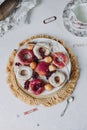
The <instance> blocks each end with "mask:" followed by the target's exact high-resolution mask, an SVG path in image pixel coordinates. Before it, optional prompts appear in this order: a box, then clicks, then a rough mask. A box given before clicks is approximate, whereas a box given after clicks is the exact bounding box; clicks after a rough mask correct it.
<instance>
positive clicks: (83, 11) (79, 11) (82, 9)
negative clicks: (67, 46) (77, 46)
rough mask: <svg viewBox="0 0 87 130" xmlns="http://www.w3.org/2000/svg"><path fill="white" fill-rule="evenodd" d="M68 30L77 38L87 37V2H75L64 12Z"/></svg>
mask: <svg viewBox="0 0 87 130" xmlns="http://www.w3.org/2000/svg"><path fill="white" fill-rule="evenodd" d="M63 22H64V25H65V27H66V29H67V30H68V31H69V32H71V33H73V34H75V35H76V36H82V37H83V36H87V0H85V1H81V0H78V1H77V0H73V1H71V2H69V3H68V4H67V5H66V7H65V9H64V11H63Z"/></svg>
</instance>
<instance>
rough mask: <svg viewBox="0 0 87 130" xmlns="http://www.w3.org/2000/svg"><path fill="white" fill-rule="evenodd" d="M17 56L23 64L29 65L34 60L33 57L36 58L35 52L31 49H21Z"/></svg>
mask: <svg viewBox="0 0 87 130" xmlns="http://www.w3.org/2000/svg"><path fill="white" fill-rule="evenodd" d="M17 56H18V58H19V60H20V62H21V63H22V64H23V65H29V64H30V63H31V62H32V61H33V58H34V54H33V52H32V51H31V50H29V49H22V50H20V51H19V52H18V54H17Z"/></svg>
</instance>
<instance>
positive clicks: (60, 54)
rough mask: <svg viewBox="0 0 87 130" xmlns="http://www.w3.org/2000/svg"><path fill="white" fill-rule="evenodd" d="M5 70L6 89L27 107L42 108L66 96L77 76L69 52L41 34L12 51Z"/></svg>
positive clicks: (69, 92) (71, 55)
mask: <svg viewBox="0 0 87 130" xmlns="http://www.w3.org/2000/svg"><path fill="white" fill-rule="evenodd" d="M72 59H73V60H72ZM9 65H10V66H9ZM7 71H8V82H9V83H10V88H11V90H12V91H13V92H14V94H15V95H16V96H18V97H20V98H21V99H22V100H23V101H25V102H27V103H28V104H44V105H46V106H51V105H53V104H56V103H58V102H60V101H62V100H64V99H65V98H66V97H67V96H69V94H71V92H72V91H73V89H74V87H75V84H76V81H77V79H78V75H79V73H78V67H77V63H76V60H75V57H74V56H73V54H72V53H71V51H70V50H69V49H68V48H67V47H65V45H64V44H63V42H61V41H60V40H57V39H55V38H53V37H50V36H45V35H38V36H34V37H31V38H29V39H27V40H25V41H24V42H22V43H21V44H20V45H19V48H18V50H16V51H15V50H14V51H13V53H12V55H11V57H10V59H9V64H8V65H7ZM73 73H74V76H75V75H76V76H75V77H74V76H73ZM75 78H76V79H75ZM73 81H74V82H73ZM66 91H67V92H66ZM24 97H26V98H25V99H24Z"/></svg>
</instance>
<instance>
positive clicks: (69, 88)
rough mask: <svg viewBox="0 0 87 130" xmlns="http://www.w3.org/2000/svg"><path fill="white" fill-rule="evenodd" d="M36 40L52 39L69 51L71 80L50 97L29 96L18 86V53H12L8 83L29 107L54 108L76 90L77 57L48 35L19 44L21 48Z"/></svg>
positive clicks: (8, 66)
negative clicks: (42, 106) (16, 71)
mask: <svg viewBox="0 0 87 130" xmlns="http://www.w3.org/2000/svg"><path fill="white" fill-rule="evenodd" d="M36 38H48V39H52V40H55V41H58V42H59V43H60V44H62V45H63V46H64V47H65V49H66V50H67V52H68V54H69V57H70V60H71V65H72V68H71V74H70V80H69V81H68V82H67V83H66V84H65V85H64V86H63V87H62V88H60V89H59V90H58V91H56V92H54V93H53V94H50V95H49V96H46V97H44V98H35V97H33V96H31V95H29V94H28V93H26V92H25V91H23V89H21V87H19V85H18V84H17V81H16V78H15V75H14V72H13V63H14V58H15V55H16V53H17V52H16V51H15V50H14V51H12V53H11V55H10V57H9V60H8V64H7V68H6V69H7V82H8V84H9V86H10V89H11V91H12V93H13V94H14V95H15V96H16V97H17V98H20V99H21V100H22V101H24V102H25V103H27V104H29V105H39V104H42V105H44V106H47V107H49V106H52V105H55V104H57V103H59V102H61V101H63V100H64V99H66V98H67V97H68V96H70V94H71V93H72V92H73V90H74V89H75V86H76V83H77V80H78V77H79V69H78V65H77V61H76V58H75V56H74V55H73V54H72V52H71V51H70V49H69V48H68V47H66V45H65V44H64V42H63V41H62V40H58V39H56V38H55V37H52V36H48V35H36V36H32V37H30V38H28V39H27V40H25V41H23V42H21V43H20V44H19V47H20V46H22V45H24V44H25V43H27V42H29V41H31V40H33V39H36Z"/></svg>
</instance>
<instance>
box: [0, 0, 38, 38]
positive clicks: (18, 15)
mask: <svg viewBox="0 0 87 130" xmlns="http://www.w3.org/2000/svg"><path fill="white" fill-rule="evenodd" d="M3 1H4V0H0V3H2V2H3ZM36 4H37V0H22V1H21V2H19V4H18V6H17V7H16V9H15V10H14V11H13V13H12V14H11V15H10V16H8V17H7V18H6V19H5V20H2V21H0V37H2V36H3V35H4V34H5V33H6V32H8V30H11V29H12V28H13V27H15V26H17V25H19V24H21V23H23V24H25V23H29V18H30V17H29V11H30V10H31V9H33V8H34V7H35V6H36ZM27 16H28V17H27Z"/></svg>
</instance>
